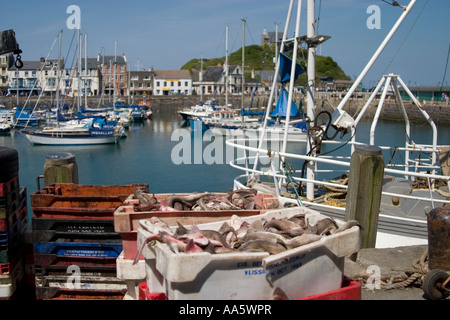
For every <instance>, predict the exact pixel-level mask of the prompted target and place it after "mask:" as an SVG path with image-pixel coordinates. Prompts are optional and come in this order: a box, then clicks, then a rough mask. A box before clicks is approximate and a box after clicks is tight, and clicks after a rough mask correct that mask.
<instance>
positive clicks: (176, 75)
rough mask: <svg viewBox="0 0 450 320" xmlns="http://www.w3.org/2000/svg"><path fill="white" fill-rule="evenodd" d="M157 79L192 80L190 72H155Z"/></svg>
mask: <svg viewBox="0 0 450 320" xmlns="http://www.w3.org/2000/svg"><path fill="white" fill-rule="evenodd" d="M154 78H155V79H192V77H191V73H190V72H189V71H188V70H155V77H154Z"/></svg>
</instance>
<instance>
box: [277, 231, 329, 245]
mask: <svg viewBox="0 0 450 320" xmlns="http://www.w3.org/2000/svg"><path fill="white" fill-rule="evenodd" d="M320 239H322V236H320V235H318V234H313V233H304V234H302V235H301V236H298V237H295V238H292V239H289V240H287V241H285V242H284V244H285V246H286V247H287V248H288V249H294V248H297V247H300V246H304V245H307V244H310V243H312V242H316V241H319V240H320Z"/></svg>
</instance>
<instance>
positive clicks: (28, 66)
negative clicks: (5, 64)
mask: <svg viewBox="0 0 450 320" xmlns="http://www.w3.org/2000/svg"><path fill="white" fill-rule="evenodd" d="M22 62H23V67H22V68H21V69H17V68H16V66H15V65H13V66H12V67H11V68H9V70H10V71H12V70H14V71H16V70H19V71H25V70H33V71H36V70H41V61H22Z"/></svg>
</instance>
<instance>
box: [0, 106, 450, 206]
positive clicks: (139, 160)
mask: <svg viewBox="0 0 450 320" xmlns="http://www.w3.org/2000/svg"><path fill="white" fill-rule="evenodd" d="M178 107H179V106H176V105H162V106H158V107H157V108H153V115H152V118H151V119H145V120H144V121H143V122H141V123H139V122H137V123H133V124H131V125H130V127H129V129H127V133H128V136H127V137H126V138H124V139H123V140H121V141H120V142H119V143H118V144H111V145H95V146H41V145H32V144H31V143H30V142H29V141H28V140H27V139H26V137H25V136H24V135H23V134H21V133H20V132H14V133H12V135H11V136H0V145H1V146H6V147H11V148H14V149H16V150H17V151H18V153H19V166H20V169H19V182H20V185H21V186H25V187H26V188H27V193H28V195H29V194H31V193H32V192H35V191H37V190H38V186H37V177H38V176H39V175H42V174H43V167H44V163H45V160H46V157H47V156H48V155H49V154H53V153H56V152H70V153H72V154H74V155H75V159H76V162H77V164H78V170H79V183H80V184H96V185H97V184H98V185H102V184H105V185H112V184H132V183H148V184H149V189H150V192H154V193H192V192H204V191H209V192H227V191H228V189H230V188H232V187H233V179H234V177H236V176H237V175H240V174H242V172H241V171H239V170H237V169H235V168H232V167H231V166H230V165H229V164H228V161H229V158H230V157H233V154H232V153H229V152H232V150H229V149H228V147H227V150H225V147H224V152H223V155H216V157H215V161H213V163H210V161H207V160H206V159H205V158H202V155H200V154H199V152H201V153H204V152H206V148H207V147H208V145H210V144H211V140H209V139H203V141H202V142H201V144H200V146H199V145H198V144H197V145H196V143H195V142H194V135H195V133H193V132H190V129H189V126H186V124H185V123H183V121H182V120H181V119H180V118H179V117H178V114H177V110H178ZM369 130H370V124H369V123H364V124H361V125H360V126H359V127H358V131H357V134H358V135H360V136H359V137H360V138H359V139H361V140H363V141H367V142H368V141H369ZM438 131H439V136H438V143H440V144H450V127H448V126H441V127H438ZM174 132H178V133H182V134H183V133H184V134H186V132H189V135H190V138H191V139H192V140H191V142H192V143H191V144H190V150H191V151H190V153H191V154H190V155H189V154H188V155H187V156H188V157H189V156H190V159H191V161H184V163H181V164H177V162H180V161H179V158H177V159H175V158H176V157H177V156H180V153H179V152H175V153H174V152H173V150H177V151H179V149H180V144H181V143H182V140H181V138H179V137H180V135H174ZM430 132H431V131H430V127H429V125H428V124H427V123H426V122H421V123H420V124H419V123H418V124H417V125H416V126H413V127H412V134H411V135H412V136H413V139H414V141H415V142H416V143H430V141H431V138H430V137H431V133H430ZM376 134H377V137H376V140H375V143H376V144H381V143H382V144H388V145H392V146H403V145H404V140H403V139H404V124H403V123H396V122H380V123H379V124H378V126H377V131H376ZM359 139H358V140H359ZM186 142H189V141H184V143H186ZM297 148H298V147H297ZM300 148H301V147H300ZM185 151H186V150H185ZM288 151H291V152H292V151H293V150H288ZM296 152H299V153H304V152H305V150H304V149H303V150H302V149H299V150H296ZM323 152H326V149H325V150H323ZM174 156H175V158H174ZM184 156H186V155H184ZM386 157H389V154H387V155H385V158H386ZM174 159H175V161H174ZM184 159H186V158H184ZM385 161H386V162H387V161H388V159H386V160H385ZM293 165H294V168H296V169H297V170H300V169H301V167H300V165H301V164H297V163H295V164H293ZM42 185H43V180H42V179H41V180H40V187H41V188H42V187H43V186H42ZM29 212H30V214H31V211H30V210H29Z"/></svg>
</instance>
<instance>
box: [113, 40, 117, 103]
mask: <svg viewBox="0 0 450 320" xmlns="http://www.w3.org/2000/svg"><path fill="white" fill-rule="evenodd" d="M116 69H117V40H116V41H114V91H113V94H114V95H113V108H114V110H116Z"/></svg>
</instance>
